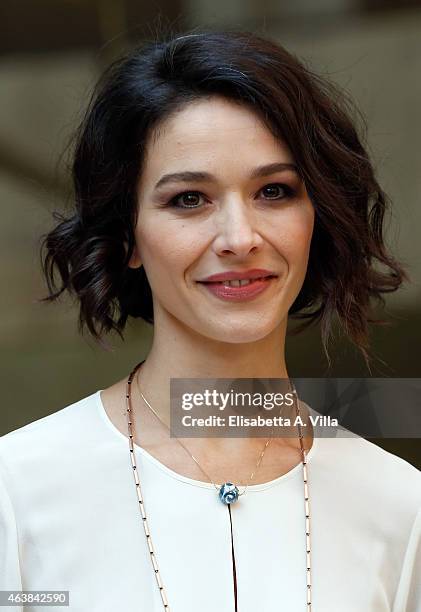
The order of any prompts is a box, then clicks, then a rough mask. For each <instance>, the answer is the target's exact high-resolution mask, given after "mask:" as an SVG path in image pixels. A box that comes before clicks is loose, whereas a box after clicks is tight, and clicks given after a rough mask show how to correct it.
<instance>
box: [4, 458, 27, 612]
mask: <svg viewBox="0 0 421 612" xmlns="http://www.w3.org/2000/svg"><path fill="white" fill-rule="evenodd" d="M3 474H4V472H3V469H2V466H1V465H0V591H20V590H22V579H21V571H20V562H19V541H18V533H17V526H16V520H15V513H14V510H13V506H12V502H11V499H10V496H9V494H8V492H7V488H6V483H5V479H4V476H3ZM3 605H4V604H3ZM2 609H3V610H9V609H10V610H13V611H14V612H22V607H21V606H16V605H14V606H10V607H9V606H6V607H5V608H3V607H2Z"/></svg>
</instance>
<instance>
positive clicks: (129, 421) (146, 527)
mask: <svg viewBox="0 0 421 612" xmlns="http://www.w3.org/2000/svg"><path fill="white" fill-rule="evenodd" d="M142 363H143V361H141V362H140V363H138V364H137V365H136V366H135V367H134V368H133V370H132V371H131V372H130V374H129V376H128V379H127V384H126V416H127V429H128V441H129V455H130V461H131V465H132V469H133V476H134V482H135V487H136V496H137V500H138V505H139V510H140V515H141V518H142V523H143V528H144V532H145V536H146V542H147V546H148V549H149V554H150V559H151V563H152V568H153V570H154V573H155V578H156V582H157V585H158V589H159V592H160V595H161V600H162V604H163V607H164V610H165V611H166V612H169V610H170V606H169V603H168V598H167V595H166V592H165V589H164V585H163V582H162V579H161V575H160V572H159V568H158V563H157V560H156V556H155V551H154V547H153V543H152V537H151V533H150V530H149V525H148V520H147V517H146V511H145V504H144V500H143V495H142V490H141V484H140V479H139V474H138V471H137V465H136V458H135V448H134V442H133V437H134V434H133V422H132V418H133V417H132V407H131V384H132V382H133V379H134V377H135V374H136V372H138V370H139V368H140V366H141V365H142ZM136 380H137V379H136ZM137 384H138V390H139V393H140V394H141V396H142V398H143V400H144V401H145V402H146V404H147V405H148V406H149V408H150V409H151V410H152V412H153V413H154V414H155V415H156V417H157V418H158V419H159V420H160V421H161V423H163V421H162V419H161V418H160V417H159V416H158V414H157V413H156V411H155V410H154V409H153V408H152V406H151V405H150V404H149V402H148V401H147V399H146V398H145V397H144V395H143V394H142V392H141V390H140V387H139V383H138V382H137ZM291 385H292V392H293V394H294V397H295V408H296V414H297V417H300V416H301V415H300V407H299V402H298V396H297V391H296V389H295V386H294V384H293V383H291ZM297 428H298V437H299V441H300V453H301V462H302V465H303V483H304V511H305V532H306V582H307V589H306V590H307V612H311V599H312V597H311V540H310V496H309V490H308V474H307V451H306V450H305V449H304V445H303V433H302V429H301V424H300V422H298V423H297ZM176 439H177V441H178V442H179V443H180V445H181V446H182V447H183V448H184V450H185V451H186V452H187V453H188V454H189V455H190V457H191V458H192V459H193V460H194V461H195V462H196V464H197V465H198V467H199V468H200V470H201V471H202V472H203V473H204V474H205V475H206V477H207V478H208V479H209V480H210V481H211V483H212V484H213V486H214V487H215V488H216V489H219V487H218V486H217V485H216V484H215V483H214V482H213V481H212V479H211V478H210V477H209V475H208V474H207V472H206V471H205V470H204V469H203V468H202V467H201V466H200V464H199V462H198V461H197V459H196V458H195V457H194V456H193V455H192V454H191V453H190V451H189V450H188V449H187V448H186V447H185V446H184V444H183V443H182V442H180V440H179V439H178V438H176ZM271 441H272V438H269V439H268V440H267V441H266V444H265V446H264V448H263V450H262V452H261V454H260V457H259V460H258V462H257V465H256V467H255V469H254V471H253V473H252V475H251V476H250V481H249V483H247V485H246V486H245V489H244V491H242V492H241V493H240V495H243V494H244V493H245V492H246V490H247V487H248V485H249V484H250V482H251V480H252V478H253V476H254V474H255V473H256V471H257V469H258V468H259V465H260V463H261V461H262V459H263V455H264V454H265V451H266V449H267V447H268V446H269V444H270V442H271Z"/></svg>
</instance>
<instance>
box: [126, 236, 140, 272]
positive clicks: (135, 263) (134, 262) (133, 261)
mask: <svg viewBox="0 0 421 612" xmlns="http://www.w3.org/2000/svg"><path fill="white" fill-rule="evenodd" d="M124 247H125V249H126V253H127V242H125V243H124ZM127 265H128V266H129V268H133V269H136V268H140V267H141V266H142V261H141V259H140V255H139V253H138V251H137V247H136V246H134V248H133V252H132V256H131V257H130V261H129V263H128V264H127Z"/></svg>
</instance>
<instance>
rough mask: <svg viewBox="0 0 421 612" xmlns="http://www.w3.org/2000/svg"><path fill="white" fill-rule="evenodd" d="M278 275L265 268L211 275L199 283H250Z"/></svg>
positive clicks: (228, 271)
mask: <svg viewBox="0 0 421 612" xmlns="http://www.w3.org/2000/svg"><path fill="white" fill-rule="evenodd" d="M275 276H276V274H275V273H274V272H272V271H271V270H265V269H264V268H252V269H249V270H227V271H225V272H218V273H216V274H211V275H210V276H207V277H206V278H202V279H199V280H198V281H197V282H199V283H220V282H224V281H250V280H255V279H262V278H267V277H275Z"/></svg>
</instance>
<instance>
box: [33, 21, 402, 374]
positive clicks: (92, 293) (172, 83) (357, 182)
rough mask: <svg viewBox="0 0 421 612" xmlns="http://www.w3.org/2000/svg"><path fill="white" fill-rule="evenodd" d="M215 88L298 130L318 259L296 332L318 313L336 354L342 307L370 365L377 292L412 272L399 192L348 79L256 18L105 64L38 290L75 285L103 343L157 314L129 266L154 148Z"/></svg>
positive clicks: (274, 127)
mask: <svg viewBox="0 0 421 612" xmlns="http://www.w3.org/2000/svg"><path fill="white" fill-rule="evenodd" d="M212 95H218V96H224V97H225V98H226V99H229V100H232V101H236V102H238V103H241V104H243V105H246V106H247V107H248V108H250V109H252V110H253V111H254V112H255V113H256V114H257V115H258V116H259V117H260V119H261V120H262V121H263V122H264V124H265V125H266V126H267V127H268V128H269V130H270V131H271V132H272V133H273V134H274V136H275V137H276V138H279V139H281V140H282V141H283V142H284V143H286V144H287V146H288V147H289V149H290V151H291V153H292V155H293V158H294V159H295V163H296V164H297V166H298V169H299V173H300V175H301V177H302V178H303V180H304V182H305V185H306V188H307V192H308V194H309V197H310V198H311V201H312V204H313V206H314V209H315V225H314V231H313V236H312V242H311V246H310V254H309V262H308V269H307V273H306V277H305V280H304V283H303V286H302V289H301V291H300V293H299V295H298V296H297V298H296V300H295V301H294V303H293V304H292V306H291V308H290V310H289V314H290V315H291V316H293V317H294V318H296V319H304V320H305V321H304V323H302V324H301V325H300V326H299V327H298V328H297V329H296V330H295V332H294V333H297V332H298V331H302V330H303V329H305V328H306V327H308V326H309V325H310V324H312V323H315V322H320V324H321V336H322V342H323V347H324V351H325V353H326V356H327V358H328V360H329V363H330V358H329V354H328V350H327V345H328V340H329V338H330V336H331V334H332V323H333V321H334V316H335V315H336V316H337V318H338V320H339V323H340V325H341V326H342V328H343V330H344V331H345V333H346V335H347V336H348V337H349V339H350V340H351V342H352V343H353V344H354V345H356V346H357V347H358V348H359V349H360V350H361V352H362V354H363V356H364V358H365V361H366V363H367V365H368V364H369V360H370V358H369V351H368V348H369V340H368V336H369V333H368V324H369V323H385V321H382V320H376V319H372V318H370V313H369V310H370V298H375V299H376V300H377V301H379V302H380V303H381V304H382V305H383V306H384V304H385V300H384V298H383V296H382V295H381V294H382V293H388V292H392V291H395V290H396V289H398V287H399V286H400V285H401V284H402V282H403V281H404V280H409V278H408V276H407V274H406V272H405V270H404V268H403V267H402V266H401V264H400V263H398V262H397V261H396V260H395V259H394V258H393V257H392V255H391V254H390V253H389V252H388V250H387V249H386V246H385V244H384V238H383V222H384V214H385V212H386V209H387V206H388V197H387V195H386V194H385V193H384V191H382V189H381V188H380V186H379V184H378V182H377V180H376V178H375V175H374V169H373V165H372V163H371V161H370V159H369V155H368V153H367V150H366V149H365V148H364V146H363V144H362V140H364V139H365V133H366V124H365V120H364V118H363V116H362V115H361V113H360V112H359V111H358V109H357V108H356V106H355V105H354V104H353V103H352V101H351V100H350V99H349V97H348V95H347V94H346V93H344V92H343V91H341V90H339V89H338V88H337V86H335V85H334V84H332V83H331V82H329V81H328V80H327V79H326V78H324V77H320V76H318V75H316V74H315V73H314V72H312V71H311V70H309V69H308V68H307V67H305V66H304V65H303V64H302V63H301V62H300V61H299V60H298V59H297V58H296V57H295V56H293V55H292V54H291V53H289V52H287V51H286V50H285V49H284V48H283V47H282V46H281V45H279V44H278V43H277V42H274V41H271V40H269V39H267V38H263V37H260V36H258V35H255V34H253V33H250V32H242V31H230V30H224V31H212V30H201V31H197V30H195V31H194V33H187V34H185V35H183V36H178V37H171V36H169V37H165V36H164V37H162V38H161V39H160V40H158V41H153V42H146V43H144V44H142V45H140V46H139V47H137V48H135V49H133V50H131V51H130V52H128V53H127V54H125V55H123V56H122V57H120V58H119V59H117V60H116V61H114V62H113V63H112V64H111V65H110V66H109V67H108V68H107V69H106V70H105V72H104V73H103V75H102V77H101V78H100V79H99V81H98V83H97V85H96V87H95V88H94V91H93V93H92V96H91V99H90V102H89V104H88V108H87V110H86V112H85V114H84V116H83V118H82V120H81V122H80V124H79V126H78V128H77V130H76V132H74V143H75V146H74V152H73V153H72V178H73V182H74V190H75V207H74V210H72V214H71V215H70V216H67V217H64V216H63V215H61V214H60V213H58V212H53V217H54V219H55V220H56V221H58V223H57V224H56V225H55V227H54V228H53V229H52V230H51V231H50V232H49V233H47V234H45V235H43V236H42V238H43V240H42V243H41V262H42V268H43V273H44V276H45V278H46V282H47V285H48V289H49V295H48V296H47V297H44V298H42V299H41V300H40V301H41V302H43V301H53V300H55V299H56V298H58V297H59V296H60V294H61V293H62V292H63V291H64V290H67V291H68V292H69V293H70V294H72V295H73V296H76V298H77V300H78V301H79V305H80V310H79V320H78V329H79V332H82V333H83V328H84V326H85V325H86V326H87V328H88V330H89V332H90V334H91V335H92V336H93V337H94V339H95V340H96V341H97V342H99V343H100V344H101V345H102V346H106V343H105V344H104V342H103V340H102V336H103V334H104V333H108V332H109V331H110V330H114V331H116V332H117V333H118V334H119V335H120V337H121V338H123V335H122V333H121V332H122V330H123V329H124V327H125V325H126V321H127V318H128V316H129V315H130V316H132V317H141V318H142V319H144V320H145V321H147V322H149V323H153V306H152V293H151V288H150V285H149V282H148V279H147V276H146V274H145V271H144V268H143V266H141V267H140V268H138V269H136V270H134V269H132V268H129V267H128V262H129V260H130V256H131V254H132V251H133V246H134V244H135V243H134V228H135V226H136V221H137V199H136V185H137V182H138V179H139V176H140V173H141V172H142V163H143V159H144V154H145V150H146V147H147V143H148V139H149V137H150V135H151V133H152V131H153V130H154V128H156V127H157V126H158V125H159V124H160V122H162V121H163V120H164V119H167V118H168V117H169V116H171V114H173V113H175V112H176V111H177V110H179V109H181V108H183V107H185V106H186V105H188V104H189V103H190V102H192V101H194V100H197V99H199V98H205V97H209V96H212ZM353 113H355V115H356V118H357V119H359V120H361V124H362V126H363V130H364V136H359V135H358V133H357V129H356V126H355V125H354V118H353ZM355 123H356V124H358V122H357V121H355ZM44 247H45V250H46V252H45V254H44V253H43V250H44ZM168 257H171V253H168ZM376 264H382V265H383V267H384V268H385V269H383V271H382V270H380V269H378V267H377V269H375V267H374V266H375V265H376ZM55 269H56V270H57V271H58V273H59V275H60V280H61V282H60V284H59V285H57V284H56V282H55V279H54V272H55Z"/></svg>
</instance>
